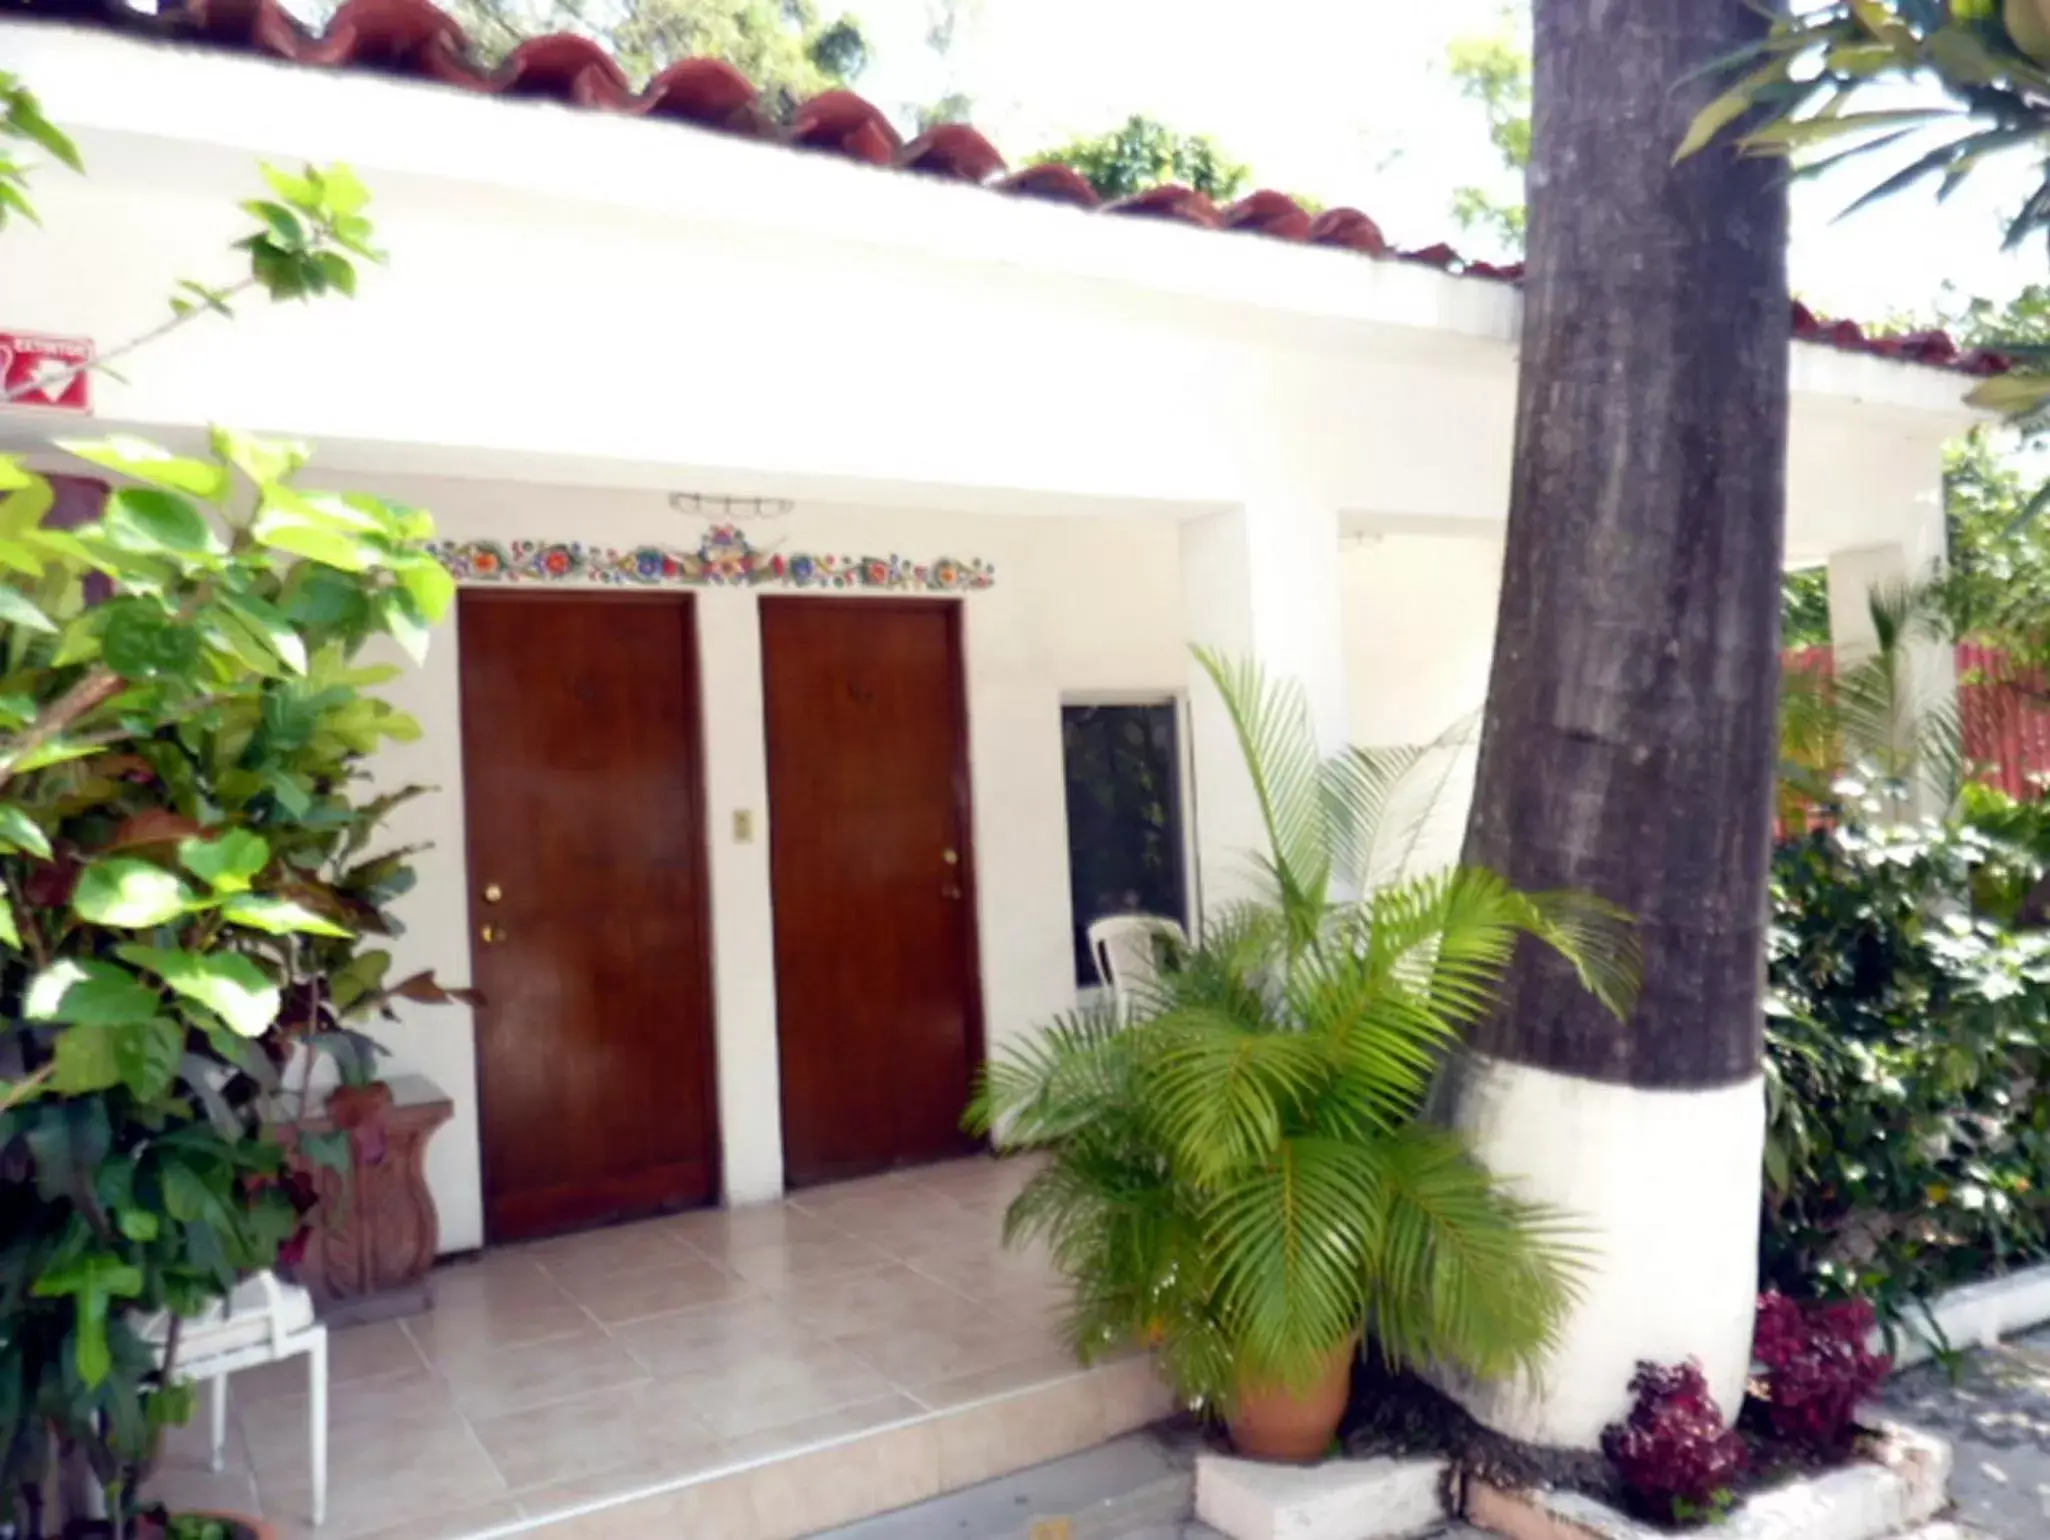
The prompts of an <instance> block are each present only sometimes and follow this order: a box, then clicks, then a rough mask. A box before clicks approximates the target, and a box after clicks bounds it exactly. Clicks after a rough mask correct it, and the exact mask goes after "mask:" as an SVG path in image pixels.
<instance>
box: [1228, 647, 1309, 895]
mask: <svg viewBox="0 0 2050 1540" xmlns="http://www.w3.org/2000/svg"><path fill="white" fill-rule="evenodd" d="M1196 661H1197V663H1199V664H1200V665H1201V666H1202V669H1203V672H1204V673H1206V674H1208V675H1209V676H1210V681H1211V683H1212V684H1214V685H1215V686H1216V687H1217V693H1218V694H1219V695H1220V696H1221V697H1223V700H1224V707H1225V711H1226V712H1227V713H1228V714H1229V716H1230V717H1231V724H1232V730H1233V731H1234V732H1235V733H1236V734H1237V736H1238V741H1239V749H1240V752H1241V753H1242V754H1243V755H1244V758H1245V763H1246V773H1247V774H1248V775H1249V776H1250V777H1251V778H1252V782H1253V792H1254V795H1255V797H1256V798H1257V799H1258V801H1259V804H1260V818H1261V821H1262V822H1263V823H1264V824H1265V826H1266V830H1267V841H1268V845H1269V847H1270V848H1269V850H1268V851H1267V852H1266V855H1267V858H1268V865H1269V868H1270V870H1271V872H1272V874H1273V876H1274V878H1275V881H1276V882H1277V884H1278V885H1279V887H1280V891H1281V902H1282V909H1283V911H1284V912H1285V913H1287V914H1289V915H1290V916H1291V919H1292V921H1293V919H1294V917H1295V916H1297V915H1299V914H1301V913H1305V912H1311V913H1314V912H1315V911H1318V910H1321V909H1322V908H1323V906H1324V895H1325V891H1326V889H1327V888H1328V886H1329V883H1330V875H1331V865H1330V862H1331V855H1330V848H1329V841H1328V840H1327V839H1326V837H1325V833H1326V831H1325V823H1324V799H1323V786H1322V781H1323V774H1322V772H1323V760H1322V755H1321V754H1320V752H1319V750H1318V746H1317V734H1316V731H1315V729H1314V728H1313V727H1312V725H1311V722H1310V703H1309V700H1308V698H1307V697H1306V696H1305V695H1304V694H1303V689H1302V686H1301V685H1300V684H1297V683H1296V682H1294V681H1293V680H1291V681H1288V682H1286V683H1273V682H1270V681H1269V680H1268V678H1267V676H1266V673H1265V671H1264V670H1262V669H1261V667H1260V665H1259V664H1258V663H1257V662H1255V661H1253V660H1252V659H1249V658H1242V659H1239V660H1236V661H1233V660H1229V659H1226V658H1225V657H1223V656H1222V655H1221V654H1218V653H1216V652H1212V651H1210V650H1209V649H1207V648H1198V649H1197V650H1196Z"/></svg>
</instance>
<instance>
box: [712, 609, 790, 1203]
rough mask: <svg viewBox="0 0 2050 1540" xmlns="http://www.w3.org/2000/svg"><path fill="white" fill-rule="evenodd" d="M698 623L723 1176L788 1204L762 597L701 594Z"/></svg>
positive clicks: (744, 1198)
mask: <svg viewBox="0 0 2050 1540" xmlns="http://www.w3.org/2000/svg"><path fill="white" fill-rule="evenodd" d="M697 614H698V675H699V680H700V685H699V695H700V698H701V699H702V701H703V709H704V745H705V750H704V752H705V835H706V845H707V847H708V850H707V855H708V857H709V866H710V873H711V900H712V902H711V909H712V1012H713V1042H714V1045H715V1048H716V1058H717V1063H718V1076H719V1136H720V1144H721V1160H720V1171H721V1175H722V1177H723V1179H724V1186H725V1197H726V1202H727V1204H728V1205H729V1206H730V1205H736V1204H743V1203H765V1202H768V1201H769V1200H771V1199H773V1198H779V1197H781V1196H782V1195H783V1084H782V1071H781V1067H780V1064H779V1061H778V1059H777V1042H776V931H775V911H774V909H773V906H772V905H771V902H770V877H769V765H768V751H767V746H766V740H765V739H764V736H763V716H762V712H763V699H762V631H761V622H760V616H759V612H758V609H757V607H756V603H755V596H754V595H753V594H752V593H748V592H745V591H735V590H725V589H716V588H715V589H708V590H706V591H704V592H701V593H700V594H699V595H698V596H697ZM743 824H744V826H745V827H744V829H743V827H742V826H743Z"/></svg>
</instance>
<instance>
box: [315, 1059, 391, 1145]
mask: <svg viewBox="0 0 2050 1540" xmlns="http://www.w3.org/2000/svg"><path fill="white" fill-rule="evenodd" d="M391 1104H392V1089H391V1083H390V1082H389V1081H385V1080H373V1081H371V1082H370V1083H369V1084H368V1085H338V1086H336V1087H335V1088H334V1089H333V1090H332V1091H330V1092H329V1093H328V1097H327V1115H328V1120H329V1121H330V1122H332V1123H333V1124H334V1126H335V1127H336V1128H339V1129H345V1130H346V1131H347V1132H348V1135H349V1137H350V1139H351V1140H352V1141H354V1143H355V1147H356V1158H357V1160H358V1161H360V1162H361V1163H362V1164H364V1165H366V1166H376V1165H382V1164H383V1163H384V1151H385V1130H384V1115H385V1114H386V1113H387V1112H389V1111H390V1110H391Z"/></svg>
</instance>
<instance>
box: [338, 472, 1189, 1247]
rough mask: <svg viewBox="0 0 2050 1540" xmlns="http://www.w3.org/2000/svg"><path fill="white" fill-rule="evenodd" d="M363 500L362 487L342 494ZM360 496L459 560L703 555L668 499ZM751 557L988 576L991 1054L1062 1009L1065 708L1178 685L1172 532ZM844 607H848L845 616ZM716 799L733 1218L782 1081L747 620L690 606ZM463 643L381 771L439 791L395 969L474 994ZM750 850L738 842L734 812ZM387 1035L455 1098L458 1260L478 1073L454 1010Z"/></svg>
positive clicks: (848, 547)
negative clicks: (918, 565)
mask: <svg viewBox="0 0 2050 1540" xmlns="http://www.w3.org/2000/svg"><path fill="white" fill-rule="evenodd" d="M356 479H357V480H359V481H361V480H363V478H356ZM365 484H366V485H367V486H368V487H369V488H370V489H372V490H376V491H379V492H382V493H384V494H386V495H388V496H394V497H401V498H404V499H405V500H407V501H409V502H412V503H415V504H417V505H419V506H421V507H425V508H428V509H430V510H432V511H433V512H434V514H435V515H436V517H437V519H438V520H439V521H440V524H441V528H442V531H443V533H444V535H446V536H447V537H449V538H456V539H465V538H495V539H514V538H533V539H548V540H560V539H578V540H583V541H586V542H588V543H599V544H612V545H634V544H640V543H645V542H653V543H667V544H673V545H694V544H695V543H696V540H697V537H698V535H699V534H700V533H701V532H702V530H703V528H704V525H705V521H704V520H702V519H692V518H685V517H682V516H680V515H678V514H676V513H674V512H672V511H671V510H670V509H669V508H668V507H667V505H666V499H665V498H664V497H663V496H662V495H661V494H659V493H654V492H649V493H620V492H612V493H601V492H593V491H590V490H581V491H580V490H576V489H570V488H559V487H542V486H515V485H507V484H499V483H479V482H469V483H466V482H458V481H433V480H425V479H420V478H404V477H389V478H380V477H372V478H369V479H368V481H367V482H366V483H365ZM749 534H750V537H751V538H752V539H753V540H754V541H755V542H756V543H757V544H761V545H768V544H771V543H776V544H782V545H783V546H785V547H786V548H787V549H788V550H791V551H798V550H808V551H820V550H833V551H842V552H851V553H857V554H862V553H885V552H890V551H896V552H901V553H903V554H905V555H907V556H916V557H920V558H923V557H929V556H935V555H940V554H952V555H955V556H960V557H982V558H984V559H987V560H990V561H993V562H995V563H996V567H997V582H996V585H995V586H994V587H993V588H990V589H988V590H985V591H983V592H978V593H972V594H969V595H967V596H965V598H964V599H963V600H962V603H963V604H964V606H965V612H966V624H965V630H964V634H965V639H966V651H967V668H968V694H969V703H968V704H969V738H970V773H971V775H972V778H973V782H974V799H975V825H974V827H975V840H976V861H977V875H978V881H979V892H978V895H977V913H978V918H979V923H980V941H981V953H982V960H983V992H984V1005H985V1012H986V1017H987V1030H988V1035H989V1040H990V1042H991V1044H992V1045H996V1044H1000V1043H1001V1042H1002V1041H1003V1040H1004V1039H1006V1038H1007V1037H1011V1036H1013V1035H1015V1034H1017V1033H1019V1032H1021V1031H1023V1030H1025V1029H1026V1028H1028V1027H1029V1026H1031V1025H1032V1024H1034V1023H1035V1022H1038V1021H1041V1020H1043V1019H1045V1018H1046V1017H1047V1016H1049V1015H1050V1014H1052V1013H1053V1012H1055V1011H1059V1010H1063V1009H1066V1008H1067V1007H1068V1006H1070V1005H1071V1004H1072V1003H1073V1000H1074V964H1073V951H1072V947H1071V944H1070V940H1069V934H1070V929H1069V928H1070V923H1071V921H1070V910H1069V895H1068V869H1067V844H1066V839H1065V830H1066V811H1065V804H1064V797H1065V789H1064V781H1063V779H1062V768H1061V747H1060V742H1061V740H1060V704H1061V699H1062V696H1063V695H1064V694H1087V693H1103V692H1144V693H1157V694H1163V695H1178V694H1180V693H1181V692H1182V691H1183V690H1184V689H1185V688H1186V685H1187V677H1188V661H1187V653H1186V650H1185V645H1184V642H1183V630H1182V609H1181V591H1180V585H1179V581H1178V570H1179V569H1178V565H1177V557H1176V542H1177V529H1176V526H1175V525H1174V524H1173V523H1172V522H1169V521H1165V520H1157V521H1150V520H1140V519H1125V520H1110V519H1060V518H1033V519H1020V518H1016V517H1001V516H983V517H975V516H967V517H962V516H954V517H949V516H945V515H937V514H932V513H911V514H905V513H896V512H888V511H881V510H866V509H849V508H833V509H824V508H803V509H800V510H799V511H797V512H796V513H794V514H792V515H791V516H789V517H787V518H781V519H775V520H769V521H760V522H756V523H753V524H750V526H749ZM848 602H850V603H860V602H861V598H860V596H859V595H858V594H857V595H852V596H850V597H849V599H848ZM697 606H698V617H699V618H698V626H699V641H700V646H701V654H702V656H701V673H702V677H703V680H704V714H705V759H706V794H707V808H708V812H709V818H710V829H709V831H708V834H709V840H708V843H709V849H710V853H711V857H710V859H711V890H712V910H713V913H712V929H713V974H714V979H713V986H714V995H715V1001H716V1004H715V1017H716V1034H715V1035H716V1048H717V1056H718V1075H719V1103H720V1118H721V1126H722V1130H723V1133H724V1138H725V1169H726V1184H727V1189H728V1195H729V1197H730V1198H731V1199H732V1200H734V1201H741V1202H745V1201H751V1200H758V1199H762V1198H768V1197H773V1196H775V1195H776V1194H777V1193H779V1192H780V1191H781V1190H782V1156H781V1142H780V1129H779V1125H778V1088H777V1071H776V1026H775V1020H776V1018H775V1010H776V1006H775V958H774V951H773V934H772V930H771V925H770V907H769V845H768V829H767V818H768V808H767V805H766V803H767V795H766V779H765V769H764V761H763V749H762V727H761V708H762V691H761V653H760V639H759V631H758V629H757V624H756V598H755V595H754V594H753V593H751V592H747V591H736V590H717V589H714V590H699V591H698V600H697ZM459 647H460V637H459V636H457V635H456V634H455V633H454V630H453V628H451V629H450V630H449V631H448V632H446V633H444V634H443V635H441V636H439V637H437V639H436V644H435V646H434V648H433V650H432V651H431V653H430V655H429V658H428V661H427V663H426V665H425V667H424V668H421V669H418V670H413V671H409V672H408V674H407V675H406V676H405V677H404V678H403V679H402V680H401V681H399V682H398V683H397V684H396V685H395V686H393V687H392V689H391V690H390V692H389V693H390V696H391V698H392V700H393V701H394V703H395V704H398V705H400V706H401V707H403V708H404V709H406V710H409V711H411V712H412V713H413V714H414V715H416V716H417V717H418V718H419V719H420V721H421V723H422V724H423V726H424V728H425V732H424V733H423V735H422V737H421V739H420V741H418V742H417V743H413V744H408V745H402V746H399V747H395V748H393V749H391V750H390V751H389V752H387V753H386V754H384V755H383V756H381V757H380V758H379V760H378V761H377V763H376V767H375V768H376V772H377V777H378V779H379V780H380V781H381V782H384V783H387V784H403V783H405V782H408V781H421V782H426V783H429V784H432V785H434V786H436V787H438V788H439V789H438V790H437V791H436V792H435V793H433V794H432V795H430V796H427V797H423V798H421V799H419V800H418V801H416V802H414V803H412V804H409V805H408V806H407V807H405V808H404V809H402V810H401V811H400V813H399V814H398V815H397V817H396V818H395V819H394V822H393V826H392V828H391V831H390V832H391V838H392V840H393V841H394V842H395V843H412V842H416V841H421V842H430V843H431V846H432V848H431V849H429V850H428V851H427V852H425V853H424V854H423V855H421V856H420V857H419V859H418V861H417V865H418V868H419V874H420V881H419V885H418V887H417V888H416V889H415V891H414V892H413V893H412V894H411V895H409V896H408V897H407V898H406V899H405V900H404V901H403V902H402V904H401V906H400V913H401V916H402V918H403V919H404V920H405V922H406V925H407V927H408V929H407V934H406V935H405V936H404V937H403V938H401V940H400V941H399V943H398V953H399V956H398V964H399V966H400V967H401V969H402V970H403V969H411V968H428V967H431V968H434V969H436V970H438V971H439V972H440V973H441V974H442V976H443V977H444V978H445V979H453V980H458V981H465V982H466V981H467V979H468V970H469V957H470V937H469V933H468V927H467V918H466V914H467V894H468V877H467V871H466V852H465V848H464V837H463V819H462V807H461V801H460V795H461V787H462V755H461V743H460V735H459V732H458V721H459V716H458V711H459V691H458V678H459V671H458V649H459ZM743 808H745V809H748V810H749V811H751V812H753V813H754V814H755V822H756V828H757V832H756V837H755V839H754V840H753V841H752V842H750V843H746V844H740V843H736V842H735V840H734V839H733V836H732V815H733V813H734V811H735V810H737V809H743ZM405 1013H406V1014H405V1019H404V1021H403V1023H402V1024H401V1025H400V1026H399V1027H398V1028H397V1029H395V1030H393V1031H392V1032H390V1033H389V1035H388V1046H390V1047H391V1049H392V1050H393V1054H394V1061H395V1066H396V1067H397V1068H398V1069H401V1070H420V1071H423V1072H425V1073H426V1074H428V1075H430V1076H432V1077H433V1078H434V1079H435V1080H436V1081H438V1082H439V1083H440V1084H441V1085H442V1086H443V1088H444V1089H446V1090H448V1091H449V1092H450V1093H451V1094H452V1095H453V1096H454V1097H455V1099H456V1103H457V1113H456V1118H455V1121H454V1122H453V1123H452V1124H451V1126H450V1127H449V1128H448V1129H447V1130H445V1131H444V1132H443V1133H442V1134H441V1135H439V1136H438V1137H437V1138H436V1140H435V1142H434V1144H433V1146H432V1149H431V1151H430V1156H429V1170H428V1175H429V1180H430V1183H431V1184H432V1186H433V1188H434V1193H435V1198H436V1201H437V1203H438V1204H439V1206H440V1210H441V1217H442V1243H443V1246H444V1247H445V1248H447V1249H450V1250H460V1249H464V1248H467V1247H471V1246H475V1245H477V1244H479V1243H480V1241H481V1239H482V1213H481V1206H480V1198H479V1185H478V1184H479V1176H478V1147H477V1128H476V1093H475V1076H476V1065H475V1057H474V1052H473V1039H472V1025H471V1022H470V1019H469V1012H468V1010H467V1009H466V1008H463V1007H457V1006H449V1007H424V1006H407V1007H405Z"/></svg>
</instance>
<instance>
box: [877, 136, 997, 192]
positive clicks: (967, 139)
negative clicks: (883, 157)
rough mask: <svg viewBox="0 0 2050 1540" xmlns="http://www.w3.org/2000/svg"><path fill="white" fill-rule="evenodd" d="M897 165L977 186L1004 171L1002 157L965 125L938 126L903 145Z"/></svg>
mask: <svg viewBox="0 0 2050 1540" xmlns="http://www.w3.org/2000/svg"><path fill="white" fill-rule="evenodd" d="M897 164H898V165H900V166H902V167H903V168H904V169H905V170H907V171H929V172H931V173H932V174H933V175H935V176H945V177H952V178H953V179H954V180H955V181H957V182H974V183H976V184H977V185H980V184H982V183H984V182H987V181H988V180H989V179H990V178H991V177H993V176H995V175H996V174H997V173H998V172H999V171H1001V170H1003V169H1004V157H1003V156H1002V155H1000V154H998V153H997V147H996V146H995V145H993V144H991V143H990V142H989V141H988V140H987V139H985V138H983V137H982V135H981V134H980V133H978V132H976V130H974V129H972V128H970V127H969V126H968V125H967V124H966V123H941V124H938V125H936V126H935V127H932V128H929V129H927V130H926V131H925V132H924V133H922V134H920V135H919V136H918V137H917V138H916V139H914V140H912V141H911V143H909V144H907V145H906V146H905V147H904V153H903V154H902V155H901V156H899V157H898V159H897Z"/></svg>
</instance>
